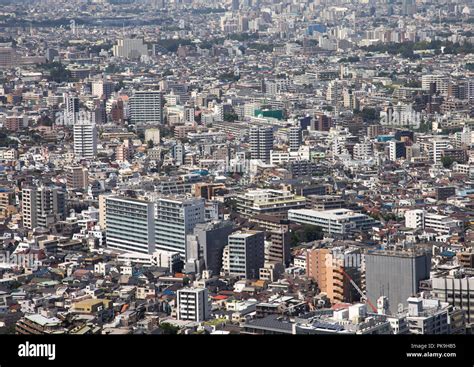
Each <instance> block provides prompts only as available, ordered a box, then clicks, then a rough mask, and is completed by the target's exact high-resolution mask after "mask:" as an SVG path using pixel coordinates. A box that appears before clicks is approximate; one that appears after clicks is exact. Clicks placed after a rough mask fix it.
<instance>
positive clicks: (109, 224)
mask: <svg viewBox="0 0 474 367" xmlns="http://www.w3.org/2000/svg"><path fill="white" fill-rule="evenodd" d="M153 219H154V205H153V203H151V202H148V201H142V200H137V199H131V198H127V197H118V196H108V197H106V198H105V221H106V228H107V230H106V238H107V247H108V248H111V249H115V250H121V251H126V252H138V253H142V254H152V253H153V252H154V251H155V233H154V232H155V227H154V220H153Z"/></svg>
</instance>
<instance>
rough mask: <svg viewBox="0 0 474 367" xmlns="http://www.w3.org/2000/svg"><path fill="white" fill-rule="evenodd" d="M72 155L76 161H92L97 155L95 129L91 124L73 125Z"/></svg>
mask: <svg viewBox="0 0 474 367" xmlns="http://www.w3.org/2000/svg"><path fill="white" fill-rule="evenodd" d="M73 129H74V154H75V156H76V158H77V159H81V158H85V159H93V158H94V157H95V156H96V155H97V128H96V126H95V124H94V123H91V122H78V123H76V124H75V125H74V128H73Z"/></svg>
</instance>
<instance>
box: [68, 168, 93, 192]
mask: <svg viewBox="0 0 474 367" xmlns="http://www.w3.org/2000/svg"><path fill="white" fill-rule="evenodd" d="M66 185H67V188H68V189H73V190H87V187H88V186H89V171H88V170H87V168H85V167H81V166H73V167H67V169H66Z"/></svg>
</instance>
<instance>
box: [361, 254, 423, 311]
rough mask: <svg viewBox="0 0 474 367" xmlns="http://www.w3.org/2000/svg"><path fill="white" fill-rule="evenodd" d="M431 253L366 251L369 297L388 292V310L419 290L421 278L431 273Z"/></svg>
mask: <svg viewBox="0 0 474 367" xmlns="http://www.w3.org/2000/svg"><path fill="white" fill-rule="evenodd" d="M430 270H431V255H430V253H428V252H424V251H421V250H418V251H373V252H370V253H368V254H366V255H365V284H366V292H367V297H368V299H369V300H376V299H378V298H379V297H381V296H387V297H388V302H389V310H390V311H391V312H392V313H393V312H397V310H398V309H399V305H400V304H402V305H403V306H404V307H406V305H407V299H408V298H409V297H412V296H414V295H416V294H417V292H418V291H419V283H420V281H421V280H425V279H428V278H429V277H430Z"/></svg>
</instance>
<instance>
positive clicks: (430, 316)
mask: <svg viewBox="0 0 474 367" xmlns="http://www.w3.org/2000/svg"><path fill="white" fill-rule="evenodd" d="M407 302H408V315H407V322H408V328H409V330H410V334H423V335H439V334H448V333H449V331H450V329H449V307H448V306H449V304H448V303H447V302H441V301H440V300H439V299H425V298H421V297H409V298H408V300H407Z"/></svg>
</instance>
